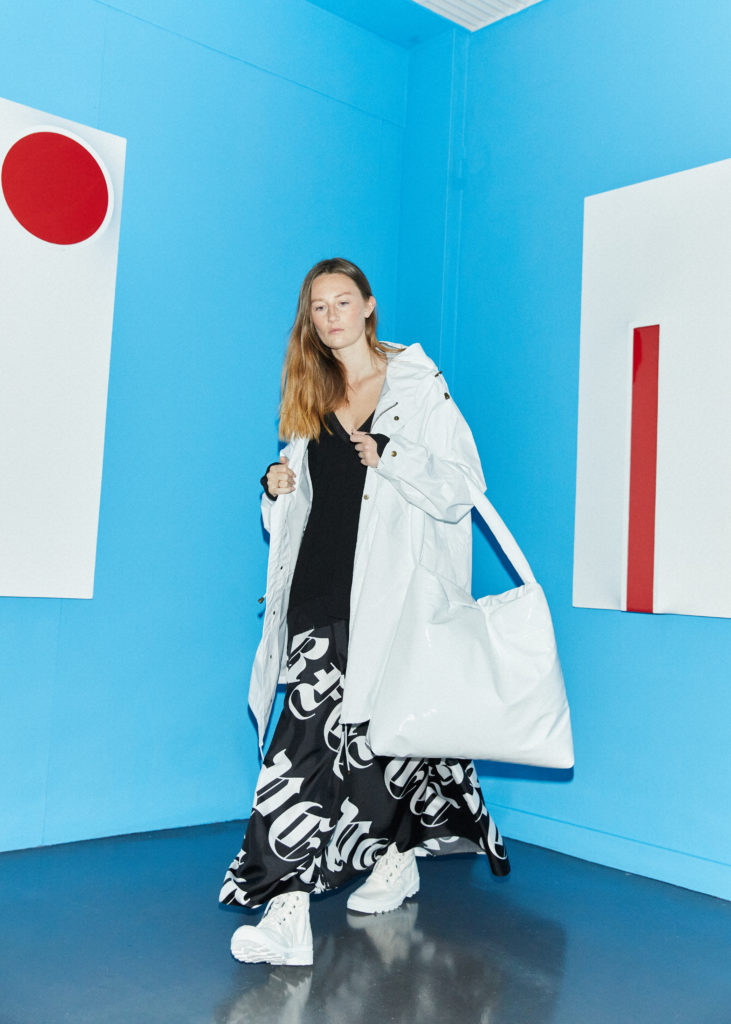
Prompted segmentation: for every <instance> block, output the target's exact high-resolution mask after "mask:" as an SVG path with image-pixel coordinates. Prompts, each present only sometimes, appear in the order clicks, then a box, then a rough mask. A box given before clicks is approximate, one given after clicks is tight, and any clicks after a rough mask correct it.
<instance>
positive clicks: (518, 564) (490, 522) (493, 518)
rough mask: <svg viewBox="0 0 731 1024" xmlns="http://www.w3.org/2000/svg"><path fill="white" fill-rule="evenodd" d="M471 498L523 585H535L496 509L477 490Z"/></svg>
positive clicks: (526, 562)
mask: <svg viewBox="0 0 731 1024" xmlns="http://www.w3.org/2000/svg"><path fill="white" fill-rule="evenodd" d="M471 497H472V501H473V505H474V507H475V508H476V509H477V511H478V512H479V513H480V515H481V516H482V518H483V519H484V521H485V523H486V525H487V526H488V527H489V528H490V531H491V533H492V535H493V537H494V538H495V540H496V541H497V542H498V544H499V545H500V547H501V548H502V550H503V553H504V554H505V555H506V557H507V559H508V561H509V562H510V564H511V565H512V567H513V568H514V569H515V571H516V572H517V574H518V576H520V578H521V579H522V581H523V583H535V581H536V578H535V576H534V575H533V571H532V569H531V567H530V566H529V565H528V559H527V558H526V557H525V555H524V554H523V552H522V551H521V550H520V548H519V547H518V543H517V541H516V539H515V537H513V535H512V533H511V532H510V530H509V529H508V528H507V526H506V525H505V523H504V522H503V521H502V519H501V518H500V516H499V515H498V512H497V509H495V508H494V506H493V505H491V504H490V502H489V501H488V500H487V498H486V497H485V495H484V494H482V493H481V492H480V491H478V490H477V488H474V489H473V492H472V495H471Z"/></svg>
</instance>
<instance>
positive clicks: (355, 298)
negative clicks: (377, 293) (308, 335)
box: [310, 274, 376, 356]
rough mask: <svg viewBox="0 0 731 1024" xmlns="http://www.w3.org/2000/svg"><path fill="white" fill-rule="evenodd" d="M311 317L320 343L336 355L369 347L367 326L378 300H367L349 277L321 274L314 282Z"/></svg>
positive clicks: (370, 298)
mask: <svg viewBox="0 0 731 1024" xmlns="http://www.w3.org/2000/svg"><path fill="white" fill-rule="evenodd" d="M310 298H311V302H310V315H311V317H312V322H313V324H314V325H315V330H316V331H317V333H318V335H319V338H320V341H321V342H322V343H323V345H327V347H328V348H329V349H331V350H332V353H333V355H335V356H337V354H338V352H342V351H343V350H344V349H347V348H351V347H352V346H358V345H366V344H367V341H366V336H365V323H366V320H367V319H368V317H369V316H370V315H371V313H372V312H373V308H374V306H375V304H376V300H375V299H374V298H373V296H372V295H371V296H370V297H369V298H368V299H364V298H363V296H362V295H361V294H360V291H359V289H358V286H357V285H356V284H355V282H354V281H351V279H350V278H349V277H348V275H347V274H321V275H320V277H316V278H315V280H314V281H313V282H312V292H311V297H310Z"/></svg>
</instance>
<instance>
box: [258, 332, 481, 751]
mask: <svg viewBox="0 0 731 1024" xmlns="http://www.w3.org/2000/svg"><path fill="white" fill-rule="evenodd" d="M371 430H372V432H373V433H378V434H386V435H387V436H388V437H389V443H388V444H387V446H386V448H385V450H384V452H383V455H382V456H381V459H380V462H379V463H378V465H377V466H376V467H375V468H370V467H369V468H368V469H367V471H366V480H365V486H364V488H363V498H362V504H361V511H360V519H359V523H358V538H357V543H356V549H355V561H354V565H353V586H352V590H351V601H350V640H349V644H348V667H347V672H346V678H345V686H344V693H343V704H342V721H343V722H365V721H368V720H369V719H370V716H371V708H372V703H373V699H374V695H375V693H376V692H377V690H378V687H379V684H380V682H381V673H382V669H383V666H384V664H385V661H386V657H387V655H388V652H389V648H390V645H391V642H392V639H393V633H394V630H395V628H396V624H397V621H398V617H399V613H400V610H401V607H402V605H403V599H404V595H405V593H406V588H407V587H408V584H409V579H410V578H411V573H412V571H413V568H414V566H415V565H416V564H417V563H419V562H421V563H422V564H423V565H424V566H426V567H427V568H429V569H433V570H435V571H436V572H438V573H439V574H440V575H442V576H446V577H447V578H449V579H452V580H454V582H455V583H457V584H459V585H460V586H461V587H464V588H465V589H467V590H469V589H470V584H471V573H472V532H471V519H470V516H469V515H468V513H469V511H470V508H471V507H472V504H473V502H472V498H471V497H470V493H471V491H472V490H473V489H474V487H477V488H478V489H479V491H480V492H482V491H484V489H485V481H484V478H483V475H482V468H481V466H480V459H479V456H478V454H477V449H476V447H475V442H474V440H473V438H472V434H471V432H470V429H469V427H468V426H467V423H466V422H465V420H464V417H463V416H462V414H461V413H460V411H459V409H458V408H457V406H456V405H455V403H454V401H453V400H452V399H451V397H450V395H449V390H448V388H447V385H446V383H445V381H444V378H443V376H442V374H441V373H440V372H439V371H438V370H437V367H436V366H435V365H434V363H433V362H432V360H431V359H429V357H428V356H427V355H426V354H425V353H424V351H423V349H422V347H421V345H410V346H409V347H408V348H404V349H400V350H398V351H395V352H393V353H391V354H389V360H388V369H387V372H386V380H385V383H384V386H383V390H382V392H381V397H380V399H379V401H378V405H377V407H376V411H375V414H374V416H373V421H372V426H371ZM306 452H307V439H306V438H296V439H294V440H293V441H291V442H290V444H288V445H287V446H286V447H285V448H284V450H283V451H282V454H283V455H286V456H287V458H288V459H289V466H290V469H292V470H293V471H294V473H295V475H296V487H295V490H294V491H293V492H292V493H291V494H283V495H280V496H279V498H277V500H276V501H272V500H271V499H270V498H267V496H266V495H264V496H263V498H262V517H263V520H264V526H265V528H266V529H267V530H268V531H269V534H270V548H269V564H268V570H267V589H266V601H267V604H266V612H265V615H264V628H263V633H262V638H261V642H260V644H259V647H258V649H257V652H256V657H255V659H254V667H253V670H252V673H251V684H250V689H249V705H250V707H251V710H252V712H253V714H254V716H255V718H256V720H257V724H258V728H259V742H260V744H261V743H262V741H263V736H264V733H265V730H266V726H267V722H268V720H269V716H270V714H271V709H272V704H273V702H274V695H275V691H276V686H277V683H278V682H282V683H283V682H285V663H286V648H287V623H286V619H287V606H288V600H289V588H290V584H291V582H292V575H293V573H294V567H295V564H296V562H297V554H298V552H299V547H300V542H301V540H302V534H303V532H304V529H305V525H306V523H307V517H308V515H309V510H310V504H311V498H312V486H311V483H310V478H309V473H308V471H307V459H306ZM387 697H388V695H387V694H386V695H384V694H383V693H381V694H380V695H379V700H382V699H387Z"/></svg>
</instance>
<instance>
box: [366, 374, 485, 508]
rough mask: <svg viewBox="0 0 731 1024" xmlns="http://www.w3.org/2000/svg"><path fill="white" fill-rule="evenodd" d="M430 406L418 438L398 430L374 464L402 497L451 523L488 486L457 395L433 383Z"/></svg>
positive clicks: (470, 505)
mask: <svg viewBox="0 0 731 1024" xmlns="http://www.w3.org/2000/svg"><path fill="white" fill-rule="evenodd" d="M426 401H428V402H429V405H430V408H429V411H428V413H427V415H426V419H425V421H424V426H423V434H422V437H421V438H420V439H419V441H414V440H412V439H411V438H409V437H407V436H405V435H404V434H399V433H398V432H394V433H393V434H392V435H391V437H390V438H389V441H388V444H387V445H386V447H385V450H384V452H383V454H382V455H381V459H380V462H379V463H378V465H377V467H376V472H377V473H378V474H379V476H382V477H385V478H386V479H387V480H388V482H389V483H390V484H391V485H392V486H393V487H395V488H396V490H397V491H398V492H399V494H400V495H401V497H402V498H404V499H405V500H406V501H408V502H409V503H410V504H411V505H416V506H417V507H418V508H420V509H421V510H422V511H423V512H426V513H427V514H428V515H430V516H433V517H434V518H435V519H441V520H443V521H445V522H448V523H455V522H458V521H459V520H460V519H461V518H462V517H463V516H465V515H466V514H467V513H468V512H469V510H470V509H471V508H472V505H473V504H474V498H473V495H474V489H475V488H477V489H478V490H479V492H480V493H483V492H484V490H485V479H484V477H483V475H482V467H481V465H480V457H479V455H478V454H477V447H476V445H475V442H474V438H473V437H472V432H471V431H470V428H469V427H468V425H467V422H466V420H465V419H464V417H463V416H462V413H461V412H460V411H459V409H458V408H457V406H456V405H455V403H454V400H453V399H452V398H451V396H450V395H449V393H448V392H447V391H445V390H444V388H443V387H437V386H436V385H432V386H431V387H430V390H429V394H428V397H427V399H426Z"/></svg>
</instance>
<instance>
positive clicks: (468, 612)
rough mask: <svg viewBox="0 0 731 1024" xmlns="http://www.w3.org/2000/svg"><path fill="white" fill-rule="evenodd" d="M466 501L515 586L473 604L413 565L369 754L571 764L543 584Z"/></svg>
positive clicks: (505, 536)
mask: <svg viewBox="0 0 731 1024" xmlns="http://www.w3.org/2000/svg"><path fill="white" fill-rule="evenodd" d="M474 505H475V508H476V509H477V511H478V512H479V513H480V515H481V516H482V518H483V519H484V520H485V522H486V524H487V525H488V526H489V527H490V530H491V531H492V533H493V536H494V537H495V539H496V540H497V542H498V544H499V545H500V547H501V548H502V549H503V551H504V553H505V555H506V556H507V557H508V559H509V560H510V562H511V564H512V565H513V568H514V569H515V570H516V572H517V573H518V575H519V576H520V578H521V579H522V580H523V584H522V586H520V587H515V588H514V589H513V590H508V591H506V592H505V593H504V594H497V595H488V596H487V597H481V598H479V599H478V600H475V599H474V598H473V597H472V596H471V594H469V593H467V592H466V591H464V590H462V589H461V588H460V587H458V586H457V585H456V584H454V583H453V582H451V581H450V580H448V579H445V578H443V577H441V576H439V575H437V574H436V573H433V572H431V571H430V570H428V569H425V568H424V567H423V566H418V567H417V568H416V570H415V571H414V574H413V576H412V579H411V581H410V583H409V588H408V591H407V594H406V599H405V601H404V604H403V607H402V611H401V615H400V618H399V623H398V626H397V629H396V634H395V639H394V643H393V645H392V647H391V650H390V653H389V657H388V660H387V662H386V666H385V670H384V673H383V676H382V680H381V684H380V686H379V690H378V694H377V697H376V701H375V705H374V713H373V715H372V717H371V721H370V727H369V732H368V741H369V743H370V745H371V747H372V749H373V751H374V753H376V754H382V755H388V756H395V757H427V758H428V757H432V758H443V757H454V758H469V759H472V758H485V759H487V760H490V761H505V762H510V763H513V764H525V765H534V766H537V767H542V768H571V767H572V765H573V763H574V751H573V741H572V735H571V720H570V715H569V706H568V701H567V699H566V690H565V687H564V680H563V674H562V672H561V664H560V662H559V658H558V651H557V649H556V639H555V637H554V632H553V624H552V622H551V613H550V611H549V610H548V603H547V602H546V598H545V595H544V593H543V589H542V588H541V586H540V584H539V583H537V582H536V580H535V577H534V576H533V573H532V572H531V569H530V566H529V565H528V562H527V561H526V559H525V556H524V555H523V553H522V551H521V550H520V548H519V547H518V545H517V543H516V542H515V540H514V538H513V536H512V534H511V533H510V531H509V530H508V528H507V527H506V526H505V524H504V523H503V521H502V519H501V518H500V516H499V515H498V513H497V512H496V510H495V509H494V508H493V506H492V505H491V504H490V502H489V501H488V500H487V498H486V497H485V496H484V495H482V494H479V495H477V494H476V495H475V496H474Z"/></svg>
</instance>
